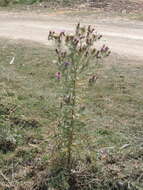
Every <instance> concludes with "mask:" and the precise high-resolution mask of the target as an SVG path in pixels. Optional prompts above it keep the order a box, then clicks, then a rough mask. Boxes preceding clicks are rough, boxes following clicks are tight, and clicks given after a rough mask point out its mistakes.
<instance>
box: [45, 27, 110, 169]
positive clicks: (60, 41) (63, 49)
mask: <svg viewBox="0 0 143 190" xmlns="http://www.w3.org/2000/svg"><path fill="white" fill-rule="evenodd" d="M101 38H102V36H101V35H100V34H98V33H97V32H96V31H95V29H94V28H92V27H91V26H90V25H89V26H88V27H82V26H81V25H80V24H79V23H78V24H77V26H76V29H75V33H73V34H66V33H65V32H60V33H58V34H57V33H56V32H54V31H50V32H49V37H48V39H49V40H53V41H54V42H55V45H56V50H55V51H56V55H57V62H56V63H57V66H58V67H57V68H58V70H57V73H56V74H55V78H56V81H57V83H59V86H60V87H61V96H60V97H59V99H60V116H59V118H58V126H57V134H56V138H57V141H58V150H59V151H60V152H61V153H62V155H63V156H64V158H65V160H66V166H67V167H68V168H69V169H71V165H72V158H73V149H74V144H75V141H76V138H77V134H79V133H82V130H83V129H82V128H81V127H79V125H78V124H77V123H78V121H79V120H80V110H81V104H80V101H79V99H80V98H81V97H82V94H80V93H79V88H81V86H80V85H79V83H80V80H81V77H82V78H86V73H87V72H88V70H89V68H90V70H92V71H93V74H92V75H91V77H90V78H89V79H88V82H89V84H90V85H92V84H93V83H94V82H95V81H96V79H97V77H96V75H95V74H94V73H95V68H96V67H95V66H96V65H97V64H98V63H99V61H98V60H101V59H102V58H104V57H107V56H109V54H110V50H109V48H108V47H107V46H105V45H103V46H102V47H100V48H96V46H95V45H96V42H97V41H99V40H100V39H101ZM86 81H87V80H86ZM84 85H86V83H85V84H84Z"/></svg>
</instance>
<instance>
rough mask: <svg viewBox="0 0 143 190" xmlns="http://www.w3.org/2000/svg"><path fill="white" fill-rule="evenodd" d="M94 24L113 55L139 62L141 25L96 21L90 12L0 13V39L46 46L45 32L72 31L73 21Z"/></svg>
mask: <svg viewBox="0 0 143 190" xmlns="http://www.w3.org/2000/svg"><path fill="white" fill-rule="evenodd" d="M79 21H80V22H81V23H82V24H83V25H88V24H91V25H94V26H95V27H96V29H97V31H98V32H99V33H101V34H103V40H102V43H105V44H108V45H109V47H110V48H111V51H112V52H113V53H117V54H118V55H122V56H126V57H127V58H128V59H129V60H140V61H141V62H142V61H143V53H142V52H143V22H141V21H131V20H128V19H123V18H119V17H116V18H111V17H106V18H97V17H96V16H95V15H94V13H91V14H88V12H87V13H86V14H85V16H83V15H80V14H75V12H70V14H69V12H68V11H54V12H49V13H44V14H41V13H40V14H38V13H36V12H35V13H34V12H31V13H30V12H22V13H18V12H13V13H10V12H7V11H1V12H0V37H5V38H9V39H25V40H31V41H35V42H40V43H44V44H47V45H49V42H48V31H49V30H56V31H63V30H64V31H68V32H72V31H73V29H74V26H75V24H76V23H77V22H79Z"/></svg>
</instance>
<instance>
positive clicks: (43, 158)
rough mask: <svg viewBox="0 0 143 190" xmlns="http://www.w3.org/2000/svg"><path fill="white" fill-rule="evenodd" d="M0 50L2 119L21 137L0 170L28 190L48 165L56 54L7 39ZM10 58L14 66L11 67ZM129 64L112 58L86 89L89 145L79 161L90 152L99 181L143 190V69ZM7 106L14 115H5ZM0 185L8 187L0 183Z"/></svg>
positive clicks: (54, 106)
mask: <svg viewBox="0 0 143 190" xmlns="http://www.w3.org/2000/svg"><path fill="white" fill-rule="evenodd" d="M0 47H1V50H0V101H1V102H0V104H1V105H3V107H2V110H0V111H1V113H2V114H1V115H0V118H1V119H2V120H3V121H4V124H5V125H8V126H9V124H8V123H10V126H11V124H12V126H13V127H15V129H16V131H14V132H15V133H16V134H19V135H20V137H21V138H18V139H17V141H18V143H17V147H16V149H15V151H12V152H7V153H6V154H3V153H2V152H1V153H0V169H1V171H2V172H3V173H4V175H5V176H6V177H7V178H8V179H9V180H10V182H11V183H12V184H13V185H14V186H15V187H17V186H19V185H20V184H24V183H25V184H27V186H28V187H27V189H29V186H31V185H32V184H33V179H35V178H36V176H37V173H38V172H40V170H43V169H42V168H44V167H45V165H48V163H49V161H50V155H51V152H50V151H51V149H52V139H51V134H52V132H53V129H54V127H55V126H56V119H57V115H58V98H57V94H56V89H57V85H56V83H55V78H54V75H55V72H56V67H55V65H54V64H53V59H54V57H53V55H54V53H53V51H51V50H50V49H48V48H47V47H46V46H43V45H40V44H36V43H32V42H31V43H29V42H28V43H27V42H19V41H12V40H11V41H9V40H7V39H2V40H1V41H0ZM13 57H15V60H14V63H13V64H9V63H10V61H11V60H12V58H13ZM131 62H135V60H127V59H125V58H120V57H118V56H116V55H112V56H111V57H110V58H109V59H108V60H106V61H105V64H103V66H101V67H100V68H99V69H98V70H97V71H96V72H97V74H98V75H99V80H97V83H96V85H95V86H93V87H92V88H90V89H89V87H88V86H87V90H89V92H88V91H87V94H86V98H85V99H84V106H85V107H86V118H88V119H87V120H85V122H86V124H87V125H88V129H89V130H88V132H89V134H90V135H91V142H92V143H90V144H86V145H85V147H86V148H87V149H86V150H85V151H84V153H82V150H81V159H83V160H84V156H85V155H86V153H88V152H89V151H91V153H92V155H94V156H93V158H95V157H96V160H93V165H94V164H95V163H96V164H95V166H98V167H99V171H101V173H100V172H99V175H98V174H97V175H98V177H99V178H101V176H102V179H104V178H105V179H107V178H108V179H109V180H111V181H112V180H113V179H114V180H115V179H117V180H121V181H129V182H132V183H133V184H136V186H138V187H140V188H141V186H142V185H143V184H142V171H143V165H142V163H143V162H142V161H143V149H142V143H143V141H142V139H143V130H142V127H143V125H142V123H143V117H142V116H143V97H142V94H143V88H142V84H143V65H141V64H140V63H138V62H136V64H135V65H133V64H132V63H131ZM109 63H110V64H109ZM129 63H131V64H129ZM87 84H88V81H87ZM11 105H12V106H13V105H15V106H16V110H13V111H12V112H10V113H9V112H8V113H7V112H4V107H5V108H6V110H7V109H8V108H9V106H10V108H11ZM2 111H3V112H2ZM29 121H30V125H29ZM31 121H34V122H35V121H36V122H38V124H39V125H38V127H34V126H35V123H34V125H33V123H32V124H31ZM13 123H14V124H13ZM36 126H37V125H36ZM89 142H90V141H89ZM124 145H126V146H125V147H124ZM82 155H83V157H82ZM95 155H96V156H95ZM100 169H101V170H100ZM102 172H103V173H102ZM103 174H104V175H103ZM2 183H5V184H7V182H6V181H5V180H4V179H1V178H0V184H2ZM25 187H26V185H25Z"/></svg>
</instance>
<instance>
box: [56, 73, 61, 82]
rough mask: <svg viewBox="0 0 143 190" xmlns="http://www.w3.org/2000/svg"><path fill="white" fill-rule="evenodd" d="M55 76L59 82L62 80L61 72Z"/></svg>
mask: <svg viewBox="0 0 143 190" xmlns="http://www.w3.org/2000/svg"><path fill="white" fill-rule="evenodd" d="M55 76H56V78H57V79H58V80H60V79H61V76H62V75H61V73H60V72H57V73H56V75H55Z"/></svg>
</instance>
